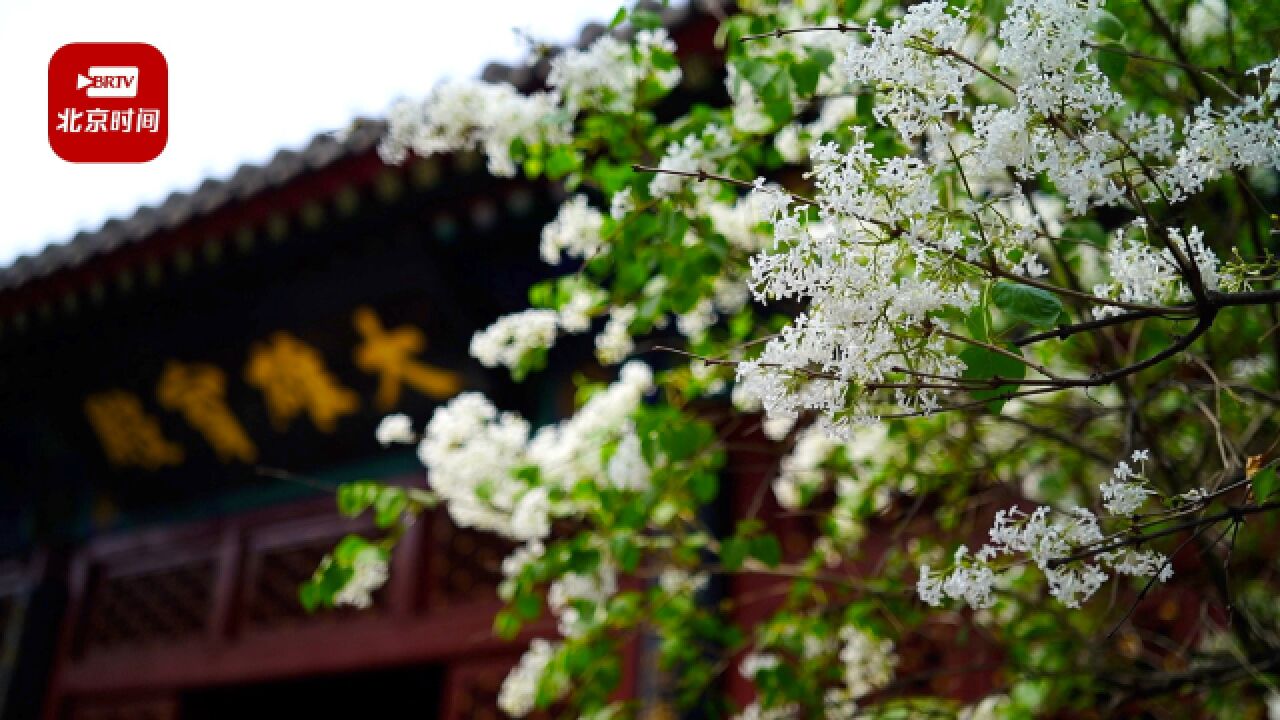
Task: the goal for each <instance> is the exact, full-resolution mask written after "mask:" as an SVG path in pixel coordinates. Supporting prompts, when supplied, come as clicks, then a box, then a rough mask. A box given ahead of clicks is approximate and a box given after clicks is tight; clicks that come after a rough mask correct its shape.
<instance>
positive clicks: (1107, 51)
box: [1098, 43, 1129, 80]
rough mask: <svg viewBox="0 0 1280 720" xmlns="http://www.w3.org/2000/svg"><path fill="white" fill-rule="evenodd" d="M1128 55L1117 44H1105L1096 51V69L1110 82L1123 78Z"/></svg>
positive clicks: (1122, 47) (1127, 63)
mask: <svg viewBox="0 0 1280 720" xmlns="http://www.w3.org/2000/svg"><path fill="white" fill-rule="evenodd" d="M1128 65H1129V55H1128V54H1127V53H1126V51H1125V49H1124V46H1122V45H1120V44H1119V43H1107V44H1106V45H1103V46H1102V47H1101V48H1100V49H1099V50H1098V69H1099V70H1101V71H1102V73H1103V74H1104V75H1106V76H1107V77H1108V78H1111V79H1112V80H1119V79H1120V78H1122V77H1124V71H1125V68H1126V67H1128Z"/></svg>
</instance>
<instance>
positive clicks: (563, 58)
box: [547, 28, 680, 113]
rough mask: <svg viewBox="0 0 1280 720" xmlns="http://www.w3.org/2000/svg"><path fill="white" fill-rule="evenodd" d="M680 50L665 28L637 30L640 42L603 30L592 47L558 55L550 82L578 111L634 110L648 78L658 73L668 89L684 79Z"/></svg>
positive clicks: (572, 107)
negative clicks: (678, 58)
mask: <svg viewBox="0 0 1280 720" xmlns="http://www.w3.org/2000/svg"><path fill="white" fill-rule="evenodd" d="M675 50H676V46H675V43H673V42H672V41H671V38H669V37H668V36H667V31H666V30H663V29H661V28H659V29H656V30H642V31H640V32H638V33H636V37H635V42H634V44H631V43H625V42H622V41H620V40H618V39H617V38H616V37H614V36H612V35H602V36H601V37H600V38H599V39H598V40H596V41H595V42H594V43H592V44H591V47H589V48H587V49H586V50H577V49H568V50H565V51H564V52H562V53H560V54H559V55H556V56H555V57H554V58H552V60H551V72H550V74H549V75H548V76H547V85H548V86H550V87H552V88H554V89H556V90H558V91H559V93H560V94H561V95H562V96H563V97H564V103H565V107H566V109H568V110H569V111H570V112H572V113H576V112H577V111H578V110H579V109H583V108H588V109H598V110H605V111H608V112H615V113H629V112H631V111H633V110H635V105H636V93H637V91H638V89H639V88H640V85H641V83H643V82H644V81H645V80H646V79H648V78H650V77H652V78H653V79H655V80H656V81H657V82H658V84H659V85H661V86H662V87H663V88H666V89H670V88H673V87H675V86H676V84H677V83H679V82H680V67H679V66H678V65H675V64H674V62H673V59H674V58H673V54H674V53H675ZM659 56H661V57H664V58H667V63H669V64H668V65H667V66H666V67H659V66H658V65H657V64H655V59H656V58H657V57H659Z"/></svg>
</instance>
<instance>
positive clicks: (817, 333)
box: [738, 128, 978, 432]
mask: <svg viewBox="0 0 1280 720" xmlns="http://www.w3.org/2000/svg"><path fill="white" fill-rule="evenodd" d="M854 134H855V136H856V137H857V138H858V139H857V141H856V142H855V143H854V144H853V146H852V147H851V148H850V149H848V150H847V151H841V150H840V149H839V148H837V147H836V146H835V145H833V144H826V145H818V146H815V147H814V149H813V164H814V169H813V172H812V176H813V177H814V183H815V185H816V186H817V188H818V204H819V207H818V210H819V215H820V217H821V218H822V222H820V223H810V222H807V221H806V215H807V210H806V208H804V207H794V208H793V207H792V206H791V202H790V198H789V197H787V196H785V195H784V194H782V193H780V192H778V191H776V190H772V189H768V188H765V187H763V185H762V184H759V187H758V189H757V190H756V191H754V192H755V194H757V199H756V200H755V202H756V203H757V207H760V208H761V209H762V211H765V212H768V213H769V216H768V217H769V219H770V220H771V221H772V223H773V227H774V247H773V248H772V249H770V250H767V251H765V252H762V253H760V254H758V255H756V256H754V257H753V258H752V259H751V268H752V290H753V292H754V293H755V296H756V299H757V300H759V301H760V302H767V301H769V300H775V299H796V300H799V301H801V302H805V301H807V303H808V308H807V310H806V311H805V312H804V313H801V314H800V315H798V316H797V317H796V318H795V320H794V321H793V322H792V323H791V324H790V325H789V326H787V327H786V328H784V329H783V330H782V332H781V333H779V335H778V337H776V338H775V339H773V340H770V341H769V343H768V344H767V345H766V346H765V348H764V351H763V352H762V353H761V355H760V356H759V357H758V358H757V359H755V360H753V361H749V362H744V363H741V364H739V365H738V381H739V383H741V385H742V391H743V392H744V393H746V394H748V395H751V396H754V397H756V398H758V399H759V400H760V402H761V403H762V404H763V406H764V408H765V410H766V411H767V412H768V413H769V415H770V416H775V415H779V416H785V417H794V416H795V415H796V414H797V413H799V412H800V411H802V410H806V409H812V410H818V411H820V412H822V413H823V414H824V416H825V420H826V422H827V424H828V426H830V427H831V428H833V429H836V430H838V431H840V432H847V430H848V426H849V425H850V423H851V422H862V423H865V422H868V421H869V420H870V419H871V418H872V417H873V412H872V411H870V410H869V409H867V408H865V407H862V406H860V405H859V404H858V398H856V397H851V395H852V393H851V389H852V388H853V387H854V386H860V385H866V384H872V383H879V382H883V381H884V380H885V379H886V377H888V376H890V375H891V374H892V373H894V372H895V371H894V370H893V368H895V367H912V368H913V369H915V370H917V371H919V372H923V373H931V374H935V375H939V376H944V377H954V376H957V375H959V374H960V372H961V371H963V369H964V364H963V363H962V362H961V361H960V360H959V359H958V358H957V357H955V356H954V355H952V354H950V353H949V352H948V350H947V348H946V347H945V344H944V342H943V340H942V338H941V337H940V336H939V335H937V334H933V333H930V332H928V331H927V330H926V328H927V327H932V326H937V327H942V326H944V325H945V323H944V322H943V321H941V320H939V319H937V318H936V317H934V314H935V313H936V312H938V311H941V310H943V309H945V308H956V309H959V310H961V311H965V312H967V311H968V309H969V308H970V307H971V306H972V305H973V304H974V303H975V302H976V300H977V298H978V294H977V291H976V289H975V288H974V287H972V286H971V285H969V284H968V283H967V282H964V281H962V280H958V279H957V278H956V276H955V275H954V267H953V262H954V259H953V258H952V255H951V253H949V252H939V251H938V250H937V249H935V248H933V247H931V246H930V244H929V241H927V240H925V239H924V238H925V237H931V236H933V235H934V233H933V232H932V230H931V228H929V215H930V213H931V211H933V210H934V209H935V207H936V206H937V202H938V198H937V191H936V189H935V188H934V186H933V183H932V176H931V174H930V169H929V168H928V167H926V166H925V165H924V163H923V162H921V161H920V160H918V159H916V158H913V157H905V156H897V157H891V158H888V159H880V158H877V157H875V156H874V155H873V154H872V153H871V145H870V144H869V143H867V142H865V140H863V135H864V131H863V130H862V129H861V128H855V129H854ZM887 226H895V227H905V228H910V229H911V230H910V231H909V232H908V233H906V234H905V235H906V236H907V239H906V241H905V242H897V241H889V242H886V241H885V238H884V237H883V230H882V228H883V227H887ZM908 336H909V337H911V338H912V340H911V341H910V342H904V341H903V340H904V337H908ZM896 398H897V400H898V402H899V404H900V405H901V406H902V407H903V408H904V409H908V410H916V409H922V410H925V411H927V410H929V409H931V408H932V407H934V406H936V404H937V394H936V393H934V392H932V391H928V390H922V391H919V392H913V393H907V392H899V393H898V394H897V395H896ZM851 406H852V407H851Z"/></svg>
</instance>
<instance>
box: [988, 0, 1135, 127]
mask: <svg viewBox="0 0 1280 720" xmlns="http://www.w3.org/2000/svg"><path fill="white" fill-rule="evenodd" d="M1101 5H1102V3H1101V2H1100V0H1085V1H1084V2H1081V1H1080V0H1014V2H1011V3H1010V4H1009V7H1008V8H1007V9H1006V11H1005V13H1006V14H1005V18H1004V20H1003V22H1001V23H1000V40H1001V46H1000V52H999V55H998V56H997V58H996V66H997V67H999V68H1001V69H1002V70H1005V71H1007V72H1009V73H1011V74H1012V75H1013V76H1014V78H1015V79H1016V80H1017V91H1018V103H1019V105H1023V106H1025V107H1027V108H1028V109H1029V110H1031V111H1032V112H1034V113H1036V114H1037V115H1040V116H1049V115H1055V114H1060V115H1067V114H1075V113H1077V112H1078V113H1081V114H1082V116H1083V117H1084V118H1085V119H1086V120H1094V119H1096V118H1097V117H1099V116H1100V115H1101V113H1102V112H1103V111H1105V110H1107V109H1111V108H1115V107H1119V105H1120V103H1121V97H1120V95H1118V94H1117V93H1116V92H1115V91H1113V90H1112V89H1111V84H1110V82H1108V80H1107V78H1106V76H1105V75H1103V74H1102V71H1101V70H1099V69H1098V66H1097V64H1096V63H1094V61H1093V58H1092V56H1091V55H1092V52H1091V49H1090V47H1089V45H1088V43H1089V42H1090V40H1091V39H1092V34H1093V32H1092V29H1091V27H1092V24H1093V21H1094V20H1095V19H1096V18H1097V15H1098V10H1099V8H1100V7H1101Z"/></svg>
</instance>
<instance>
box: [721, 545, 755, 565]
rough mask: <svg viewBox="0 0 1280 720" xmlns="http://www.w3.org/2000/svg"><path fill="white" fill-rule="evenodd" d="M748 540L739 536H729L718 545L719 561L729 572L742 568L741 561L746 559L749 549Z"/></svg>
mask: <svg viewBox="0 0 1280 720" xmlns="http://www.w3.org/2000/svg"><path fill="white" fill-rule="evenodd" d="M748 542H749V541H748V540H747V539H746V538H741V537H731V538H728V539H727V540H725V541H724V544H723V545H721V546H720V562H721V564H723V565H724V568H725V569H726V570H728V571H729V572H733V571H735V570H739V569H741V568H742V562H743V561H744V560H746V559H747V551H748V550H749V549H750V547H749V545H748Z"/></svg>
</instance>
